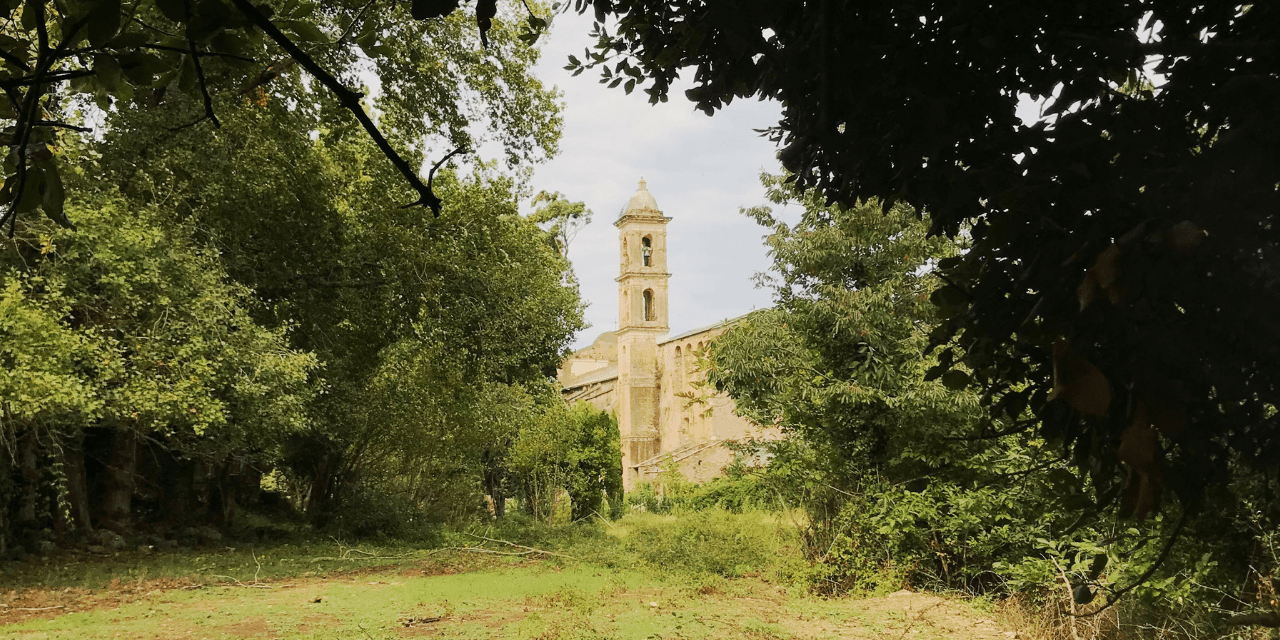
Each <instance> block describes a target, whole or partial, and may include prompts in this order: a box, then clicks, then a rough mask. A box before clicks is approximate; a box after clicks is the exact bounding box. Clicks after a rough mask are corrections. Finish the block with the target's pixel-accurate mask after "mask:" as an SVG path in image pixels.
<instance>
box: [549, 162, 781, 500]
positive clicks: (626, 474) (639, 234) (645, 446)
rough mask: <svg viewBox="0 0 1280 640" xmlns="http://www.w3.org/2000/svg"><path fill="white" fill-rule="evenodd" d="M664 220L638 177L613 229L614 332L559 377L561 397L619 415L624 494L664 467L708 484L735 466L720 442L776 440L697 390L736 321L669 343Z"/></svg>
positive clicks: (773, 433) (725, 402)
mask: <svg viewBox="0 0 1280 640" xmlns="http://www.w3.org/2000/svg"><path fill="white" fill-rule="evenodd" d="M670 221H671V219H670V218H667V217H664V216H663V215H662V212H661V211H659V210H658V204H657V201H655V200H654V198H653V195H652V194H650V193H649V190H648V189H647V187H646V186H645V183H644V181H643V180H641V181H640V185H639V188H638V189H637V190H636V193H635V195H633V196H632V197H631V200H630V201H629V202H628V203H627V206H626V207H624V208H623V210H622V215H621V216H619V218H618V220H617V222H615V223H614V225H615V226H617V227H618V239H619V250H618V256H619V269H618V272H619V276H618V279H617V282H618V330H617V331H611V332H606V333H604V334H601V335H600V337H599V338H596V341H595V342H594V343H592V345H591V346H589V347H587V348H585V349H582V350H579V351H577V352H575V353H573V354H572V355H571V356H569V358H568V359H567V360H566V361H565V363H564V366H563V368H562V369H561V370H560V372H559V378H560V383H561V385H562V386H563V388H564V397H565V399H566V400H568V401H571V402H573V401H578V400H585V401H588V402H591V403H592V404H593V405H595V406H597V407H599V408H601V409H605V410H609V411H613V412H614V414H615V415H616V416H617V418H618V429H619V431H620V432H621V436H622V469H623V483H624V485H625V488H626V489H627V490H628V491H630V490H631V489H633V488H634V487H635V485H636V483H638V482H640V481H642V480H646V479H652V478H653V477H655V476H656V475H657V474H658V473H659V472H660V471H661V469H662V468H663V466H665V465H666V464H669V463H670V461H674V462H675V463H676V464H677V465H678V466H679V468H680V470H681V471H682V472H683V473H684V474H685V476H687V477H688V478H689V479H690V480H693V481H695V482H705V481H707V480H710V479H711V478H713V477H716V476H717V475H720V474H721V473H723V471H724V467H725V466H726V465H728V464H729V463H730V462H732V461H733V458H734V454H733V452H732V451H730V450H729V449H728V448H726V447H725V444H726V443H728V442H733V441H741V440H744V439H747V438H756V439H773V438H776V437H778V435H779V434H778V432H777V430H776V429H772V428H763V427H760V426H759V425H755V424H753V423H751V422H749V421H747V420H745V419H743V418H741V417H739V416H738V415H737V414H736V413H734V409H733V401H732V400H731V399H729V398H728V397H727V396H723V395H716V394H708V393H707V392H706V391H705V389H702V388H699V387H698V386H697V383H698V382H699V381H701V380H702V379H703V372H702V370H701V368H700V367H699V364H698V358H699V356H700V355H701V354H703V353H704V349H705V348H706V346H707V345H708V344H710V343H711V341H712V340H714V339H715V337H716V336H718V335H720V334H721V333H723V332H724V331H725V329H727V328H728V327H729V326H730V325H732V323H733V322H734V320H726V321H725V322H721V323H717V324H715V325H712V326H710V327H704V328H701V329H696V330H694V331H689V332H686V333H682V334H680V335H677V336H675V337H666V334H667V333H668V330H669V327H668V324H667V320H668V315H667V311H668V307H667V281H668V279H669V278H670V277H671V274H670V273H668V271H667V233H666V227H667V223H668V222H670Z"/></svg>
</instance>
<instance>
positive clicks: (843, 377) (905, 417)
mask: <svg viewBox="0 0 1280 640" xmlns="http://www.w3.org/2000/svg"><path fill="white" fill-rule="evenodd" d="M766 183H767V184H768V185H769V186H770V187H771V189H772V197H773V199H774V201H775V202H778V203H781V202H784V201H786V200H788V199H796V200H799V201H800V202H801V203H802V204H803V205H804V207H805V214H804V215H803V216H802V218H801V220H800V221H799V222H798V223H796V224H794V225H787V224H783V223H781V222H778V221H777V220H775V219H774V218H773V217H772V216H771V215H770V212H769V210H768V209H756V210H752V211H749V212H748V213H749V214H750V215H752V216H753V217H755V218H756V219H757V220H758V221H759V222H760V223H761V224H763V225H765V226H766V227H768V228H769V230H770V236H769V240H768V242H769V245H770V248H771V250H772V252H773V256H774V269H773V270H772V271H771V272H770V273H769V274H767V275H766V276H765V278H766V279H765V281H766V282H767V283H768V284H769V285H770V286H771V287H772V288H773V289H774V291H775V295H776V299H777V302H778V304H777V306H776V307H775V308H773V309H771V310H768V311H764V312H759V313H755V314H752V315H751V316H748V317H747V318H745V319H744V320H742V321H741V322H740V323H739V324H738V325H736V326H735V327H733V328H732V329H730V330H729V331H728V332H727V333H726V334H725V335H724V336H722V337H721V338H720V339H719V340H718V341H717V342H715V343H714V344H713V346H712V349H711V353H710V364H711V370H710V371H709V376H708V378H709V380H710V382H711V383H712V384H714V385H715V388H717V389H719V390H723V391H727V392H728V393H729V394H731V395H732V396H733V397H734V398H735V400H736V401H737V406H738V410H739V411H740V412H743V413H744V414H745V415H748V416H750V417H751V418H752V419H754V420H756V421H757V422H760V423H762V424H770V423H772V424H778V425H780V426H782V427H783V429H784V430H785V431H786V433H787V434H788V438H787V439H785V440H783V441H780V442H772V443H763V444H762V445H761V447H762V448H763V449H764V450H766V451H767V452H768V457H769V458H771V464H770V465H769V467H768V468H767V469H766V470H765V471H764V472H763V474H762V476H761V478H760V482H762V483H764V484H767V485H770V486H772V487H773V488H774V490H775V491H776V492H777V493H778V495H779V496H780V497H784V499H786V500H789V501H791V503H792V504H796V505H799V506H802V507H803V508H804V509H805V511H806V512H807V514H808V519H807V522H806V523H805V524H804V547H805V550H806V555H807V557H808V558H809V560H810V561H811V563H813V565H814V571H815V582H814V585H815V588H817V589H819V590H822V591H824V592H828V593H841V592H845V591H849V590H863V591H866V590H870V591H877V590H883V589H892V588H896V587H897V586H900V585H903V584H910V585H913V586H916V587H920V588H928V589H942V590H962V591H965V592H968V593H974V594H984V593H985V594H996V595H999V596H1001V597H1007V596H1011V595H1014V594H1018V597H1019V598H1022V601H1023V602H1025V603H1028V604H1029V605H1030V606H1040V607H1049V608H1052V609H1054V610H1055V611H1057V612H1058V613H1059V614H1060V617H1059V618H1057V621H1066V622H1069V621H1070V619H1071V618H1070V616H1071V615H1074V614H1076V613H1081V612H1084V613H1089V614H1099V615H1101V618H1099V619H1111V616H1113V615H1115V614H1116V612H1111V613H1101V612H1104V611H1105V610H1106V609H1110V608H1111V607H1112V606H1114V605H1115V603H1117V602H1123V611H1124V616H1123V620H1124V622H1123V623H1122V624H1119V625H1118V626H1117V625H1116V624H1112V625H1110V626H1107V625H1102V626H1099V627H1098V628H1096V629H1094V631H1097V632H1098V633H1103V632H1110V633H1112V634H1119V635H1120V636H1132V635H1137V634H1139V633H1141V632H1150V633H1152V634H1155V635H1159V634H1161V633H1174V632H1178V631H1177V630H1178V629H1190V628H1194V629H1196V633H1215V634H1224V633H1230V632H1232V631H1233V630H1235V629H1237V628H1238V627H1236V626H1235V624H1236V623H1237V622H1238V620H1235V619H1232V618H1231V615H1232V613H1234V612H1236V611H1239V610H1241V609H1246V608H1248V607H1249V606H1250V605H1251V604H1252V603H1258V604H1261V605H1263V606H1270V605H1269V598H1270V596H1269V595H1267V594H1269V593H1271V590H1270V589H1271V587H1270V582H1271V581H1270V576H1271V572H1272V571H1273V567H1274V566H1275V557H1274V555H1273V551H1271V549H1270V547H1269V544H1270V543H1269V539H1270V534H1269V533H1268V532H1269V531H1271V529H1272V525H1271V524H1270V523H1271V522H1273V521H1272V520H1271V519H1270V518H1271V515H1270V514H1271V513H1272V511H1273V510H1274V504H1273V502H1271V500H1272V499H1271V497H1270V494H1269V493H1268V492H1267V491H1266V490H1265V487H1266V483H1265V481H1261V480H1260V479H1253V480H1251V479H1250V478H1252V477H1253V476H1252V472H1250V471H1249V470H1248V468H1247V467H1246V468H1243V469H1240V470H1238V473H1237V478H1239V480H1237V481H1236V482H1235V483H1233V484H1232V485H1230V486H1229V487H1226V488H1224V491H1223V492H1222V493H1221V494H1219V495H1218V501H1217V502H1215V503H1214V504H1212V505H1205V506H1202V507H1199V508H1198V509H1197V512H1188V511H1186V509H1188V507H1185V506H1184V507H1181V508H1178V509H1173V510H1172V511H1171V512H1169V513H1160V514H1156V515H1154V516H1153V517H1151V518H1148V519H1146V520H1143V519H1142V518H1134V517H1132V511H1131V510H1126V508H1125V506H1124V505H1123V504H1120V503H1108V502H1106V501H1105V500H1101V501H1100V500H1098V499H1097V498H1096V497H1095V496H1097V495H1098V494H1099V493H1105V492H1106V491H1117V490H1119V488H1120V484H1119V483H1116V482H1115V481H1114V479H1112V478H1110V477H1107V476H1106V475H1105V474H1101V475H1099V473H1100V472H1099V473H1095V474H1090V475H1084V476H1083V477H1082V476H1080V475H1079V474H1078V472H1077V471H1076V470H1077V469H1078V464H1079V461H1080V456H1082V455H1084V453H1083V452H1081V451H1080V449H1079V447H1064V446H1063V445H1062V444H1061V443H1060V442H1054V441H1051V440H1047V439H1045V438H1044V437H1043V436H1042V435H1041V434H1039V433H1036V432H1034V431H1031V430H1029V429H1028V427H1029V426H1030V425H1031V424H1032V422H1033V421H1032V419H1031V416H1030V414H1029V413H1028V412H1027V411H1028V409H1027V406H1028V405H1027V403H1026V397H1025V395H1019V394H1013V395H1009V396H1006V397H1005V398H1004V399H1003V400H1001V401H1000V402H999V403H997V406H996V407H995V408H994V410H991V409H988V408H987V407H986V406H984V405H985V402H984V399H983V398H982V397H980V395H979V394H978V393H977V392H976V391H974V390H972V388H971V387H970V385H969V384H968V380H969V376H970V372H969V371H968V370H967V369H966V368H965V367H963V366H958V367H957V366H952V365H954V363H952V362H951V358H952V352H951V351H946V350H944V351H942V352H941V353H930V350H929V349H927V348H926V345H927V344H928V341H929V338H928V336H929V335H930V333H931V331H932V330H933V328H934V327H935V326H936V324H937V323H938V322H940V321H942V318H941V316H939V315H938V313H939V312H938V309H939V306H938V305H933V304H929V302H928V301H929V300H930V299H931V298H932V299H934V300H935V301H937V299H938V298H939V293H938V292H940V291H943V287H944V286H945V283H944V282H942V281H941V280H940V279H939V276H937V275H935V273H934V272H933V271H932V270H931V266H932V265H934V264H936V262H937V261H939V260H946V259H949V258H951V257H953V256H955V255H956V254H957V252H960V251H963V250H964V247H963V246H962V245H957V244H953V243H951V242H948V241H945V240H943V239H940V238H937V237H931V236H928V235H927V228H928V220H927V218H926V219H921V218H920V217H918V216H917V215H916V213H915V212H913V211H911V210H910V209H908V208H906V207H903V206H901V205H899V206H897V207H894V208H893V209H891V210H890V211H889V212H888V213H882V212H881V208H880V206H879V205H877V204H875V203H868V204H866V205H865V206H859V207H844V206H841V205H827V204H826V203H825V202H823V200H822V198H821V197H820V196H818V195H817V194H816V193H813V192H810V193H799V192H796V191H794V190H793V188H792V187H790V186H789V185H787V184H785V183H784V182H783V181H782V180H781V179H780V178H776V177H767V178H766ZM974 433H978V434H981V435H979V436H977V437H975V436H974V435H973V434H974ZM1139 483H1140V480H1139V479H1136V478H1134V479H1131V481H1130V485H1129V486H1131V487H1136V486H1138V484H1139ZM678 493H679V490H678V489H677V494H678ZM1208 514H1213V515H1212V516H1209V515H1208ZM1179 533H1186V534H1187V535H1185V536H1181V539H1182V542H1181V543H1180V544H1179V546H1177V547H1176V548H1175V547H1171V546H1170V545H1171V544H1172V541H1174V540H1178V539H1179V535H1178V534H1179ZM1064 596H1069V598H1068V599H1067V601H1066V602H1065V603H1064V602H1062V598H1063V597H1064ZM1094 617H1097V616H1094ZM1066 622H1061V624H1059V622H1055V623H1054V624H1055V625H1057V626H1058V627H1059V628H1060V629H1062V630H1064V632H1065V630H1067V629H1069V628H1070V627H1069V625H1068V624H1067V623H1066ZM1241 633H1243V632H1241Z"/></svg>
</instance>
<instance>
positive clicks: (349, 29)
mask: <svg viewBox="0 0 1280 640" xmlns="http://www.w3.org/2000/svg"><path fill="white" fill-rule="evenodd" d="M377 1H378V0H369V1H368V2H366V3H364V6H363V7H360V11H358V12H356V17H354V18H352V19H351V24H349V25H347V30H346V31H343V32H342V36H341V37H339V38H338V40H337V42H334V44H342V43H343V42H346V41H347V38H350V37H351V32H353V31H355V29H356V25H357V24H360V18H363V17H364V12H365V11H368V10H369V7H372V6H373V3H375V2H377Z"/></svg>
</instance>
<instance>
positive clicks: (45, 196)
mask: <svg viewBox="0 0 1280 640" xmlns="http://www.w3.org/2000/svg"><path fill="white" fill-rule="evenodd" d="M40 164H41V165H42V167H43V175H44V189H43V193H42V194H41V198H40V208H41V209H43V210H44V214H45V215H46V216H49V219H50V220H53V221H54V222H56V223H58V224H60V225H62V226H64V227H66V228H68V229H75V228H76V226H75V225H74V224H72V223H71V220H70V219H69V218H67V215H66V213H64V212H63V204H64V203H65V202H66V198H67V194H66V191H64V190H63V187H62V175H61V173H60V172H59V171H58V165H57V163H55V162H54V161H53V160H52V159H50V160H47V161H44V162H41V163H40Z"/></svg>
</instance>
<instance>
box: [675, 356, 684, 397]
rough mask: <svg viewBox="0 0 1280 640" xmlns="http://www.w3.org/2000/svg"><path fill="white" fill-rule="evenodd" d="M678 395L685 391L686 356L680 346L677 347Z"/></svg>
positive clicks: (676, 385)
mask: <svg viewBox="0 0 1280 640" xmlns="http://www.w3.org/2000/svg"><path fill="white" fill-rule="evenodd" d="M675 378H676V380H675V382H676V383H675V388H676V393H680V392H681V391H684V354H683V353H682V352H681V351H680V345H676V376H675Z"/></svg>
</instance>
